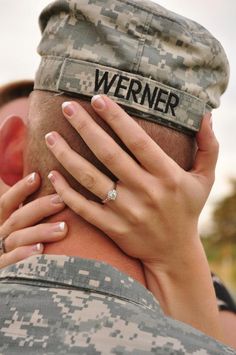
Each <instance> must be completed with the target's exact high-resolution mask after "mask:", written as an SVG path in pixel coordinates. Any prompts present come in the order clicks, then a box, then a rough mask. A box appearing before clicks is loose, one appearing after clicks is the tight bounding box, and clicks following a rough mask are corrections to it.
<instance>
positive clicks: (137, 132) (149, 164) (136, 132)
mask: <svg viewBox="0 0 236 355" xmlns="http://www.w3.org/2000/svg"><path fill="white" fill-rule="evenodd" d="M91 103H92V106H93V109H94V110H95V111H96V112H97V113H98V114H99V116H100V117H101V118H103V119H104V121H105V122H106V123H107V124H108V125H109V126H110V127H111V128H112V129H113V131H114V132H115V133H116V134H117V135H118V137H120V139H121V140H122V141H123V142H124V144H125V145H126V146H127V147H128V148H129V150H130V151H131V152H132V153H133V154H134V156H135V157H136V158H137V160H138V161H139V162H140V163H141V165H142V166H143V167H145V168H146V169H147V170H148V171H149V172H151V173H158V174H160V173H165V172H166V171H167V172H169V171H170V169H172V166H173V165H175V162H174V161H173V160H172V159H171V158H170V157H169V156H168V155H167V154H166V153H165V152H164V151H163V150H162V149H161V148H160V147H159V146H158V145H157V144H156V142H154V141H153V140H152V139H151V137H150V136H149V135H148V134H147V133H146V132H145V131H144V130H143V129H142V127H141V126H140V125H139V124H138V123H137V122H135V120H134V119H133V118H132V117H130V116H129V115H128V114H127V113H126V112H125V111H124V110H123V109H122V108H121V107H120V106H119V105H118V104H116V103H115V102H114V101H112V100H111V99H110V98H108V97H107V96H105V95H102V96H100V95H96V96H94V97H93V99H92V102H91Z"/></svg>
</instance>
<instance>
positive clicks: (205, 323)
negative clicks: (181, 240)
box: [144, 241, 223, 341]
mask: <svg viewBox="0 0 236 355" xmlns="http://www.w3.org/2000/svg"><path fill="white" fill-rule="evenodd" d="M198 244H199V245H197V248H196V247H195V248H194V250H189V253H188V252H187V251H186V252H185V254H184V255H183V259H182V260H179V261H178V259H176V260H175V261H174V262H175V265H174V264H173V261H170V267H163V266H161V267H160V265H157V264H152V263H145V264H144V271H145V276H146V282H147V285H148V288H149V290H150V291H151V292H152V293H153V294H154V295H155V297H156V298H157V299H158V301H159V302H160V305H161V307H162V309H163V311H164V312H165V314H166V315H169V316H170V317H172V318H174V319H176V320H180V321H182V322H185V323H187V324H190V325H191V326H193V327H195V328H197V329H199V330H200V331H202V332H204V333H205V334H207V335H210V336H212V337H214V338H216V339H218V340H220V341H223V336H222V332H221V326H220V319H219V312H218V308H217V303H216V296H215V292H214V288H213V284H212V279H211V274H210V270H209V266H208V262H207V259H206V255H205V252H204V250H203V247H202V245H201V243H200V241H199V243H198Z"/></svg>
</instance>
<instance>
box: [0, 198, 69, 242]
mask: <svg viewBox="0 0 236 355" xmlns="http://www.w3.org/2000/svg"><path fill="white" fill-rule="evenodd" d="M64 208H65V204H64V203H63V202H62V200H61V199H60V197H59V196H58V195H56V194H54V195H48V196H44V197H41V198H38V199H37V200H34V201H32V202H30V203H28V204H27V205H25V206H23V207H21V208H19V209H18V210H16V211H15V212H13V213H12V214H11V216H10V217H9V218H8V219H7V220H6V222H5V223H4V224H3V225H2V226H1V228H0V235H9V234H11V233H13V232H15V231H17V230H20V229H24V228H27V227H31V226H33V225H34V224H36V223H39V222H40V221H41V220H43V219H44V218H46V217H49V216H51V215H54V214H56V213H58V212H60V211H62V210H63V209H64Z"/></svg>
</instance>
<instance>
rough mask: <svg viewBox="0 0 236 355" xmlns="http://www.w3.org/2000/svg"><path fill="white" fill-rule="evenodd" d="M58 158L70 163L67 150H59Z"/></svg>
mask: <svg viewBox="0 0 236 355" xmlns="http://www.w3.org/2000/svg"><path fill="white" fill-rule="evenodd" d="M57 158H58V160H59V161H70V160H68V153H67V149H59V150H58V152H57Z"/></svg>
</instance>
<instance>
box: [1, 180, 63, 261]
mask: <svg viewBox="0 0 236 355" xmlns="http://www.w3.org/2000/svg"><path fill="white" fill-rule="evenodd" d="M39 186H40V177H39V175H38V174H36V173H33V174H31V175H30V176H27V177H26V178H24V179H23V180H21V181H19V182H18V183H17V184H15V185H14V186H13V187H11V188H10V189H9V190H8V191H7V192H5V193H4V194H3V195H2V196H1V198H0V239H2V240H3V241H2V242H1V244H2V248H3V250H2V251H1V250H0V268H3V267H5V266H8V265H10V264H14V263H16V262H18V261H20V260H23V259H25V258H27V257H29V256H31V255H34V254H41V253H42V252H43V244H42V243H44V242H47V243H48V242H49V243H50V242H55V241H58V240H60V239H63V238H64V237H65V236H66V233H67V226H66V224H65V223H64V222H59V223H44V224H38V225H37V223H39V222H40V221H41V220H43V219H44V218H46V217H48V216H51V215H53V214H56V213H58V212H60V211H62V210H63V209H64V207H65V204H64V203H63V202H62V200H61V198H60V197H59V196H58V195H56V194H55V195H49V196H45V197H41V198H39V199H37V200H35V201H33V202H30V203H28V204H27V205H25V206H22V207H20V208H19V206H20V205H21V204H22V203H23V202H24V201H25V199H26V198H27V197H28V196H30V195H31V194H32V193H33V192H35V191H36V190H37V189H38V188H39Z"/></svg>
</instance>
